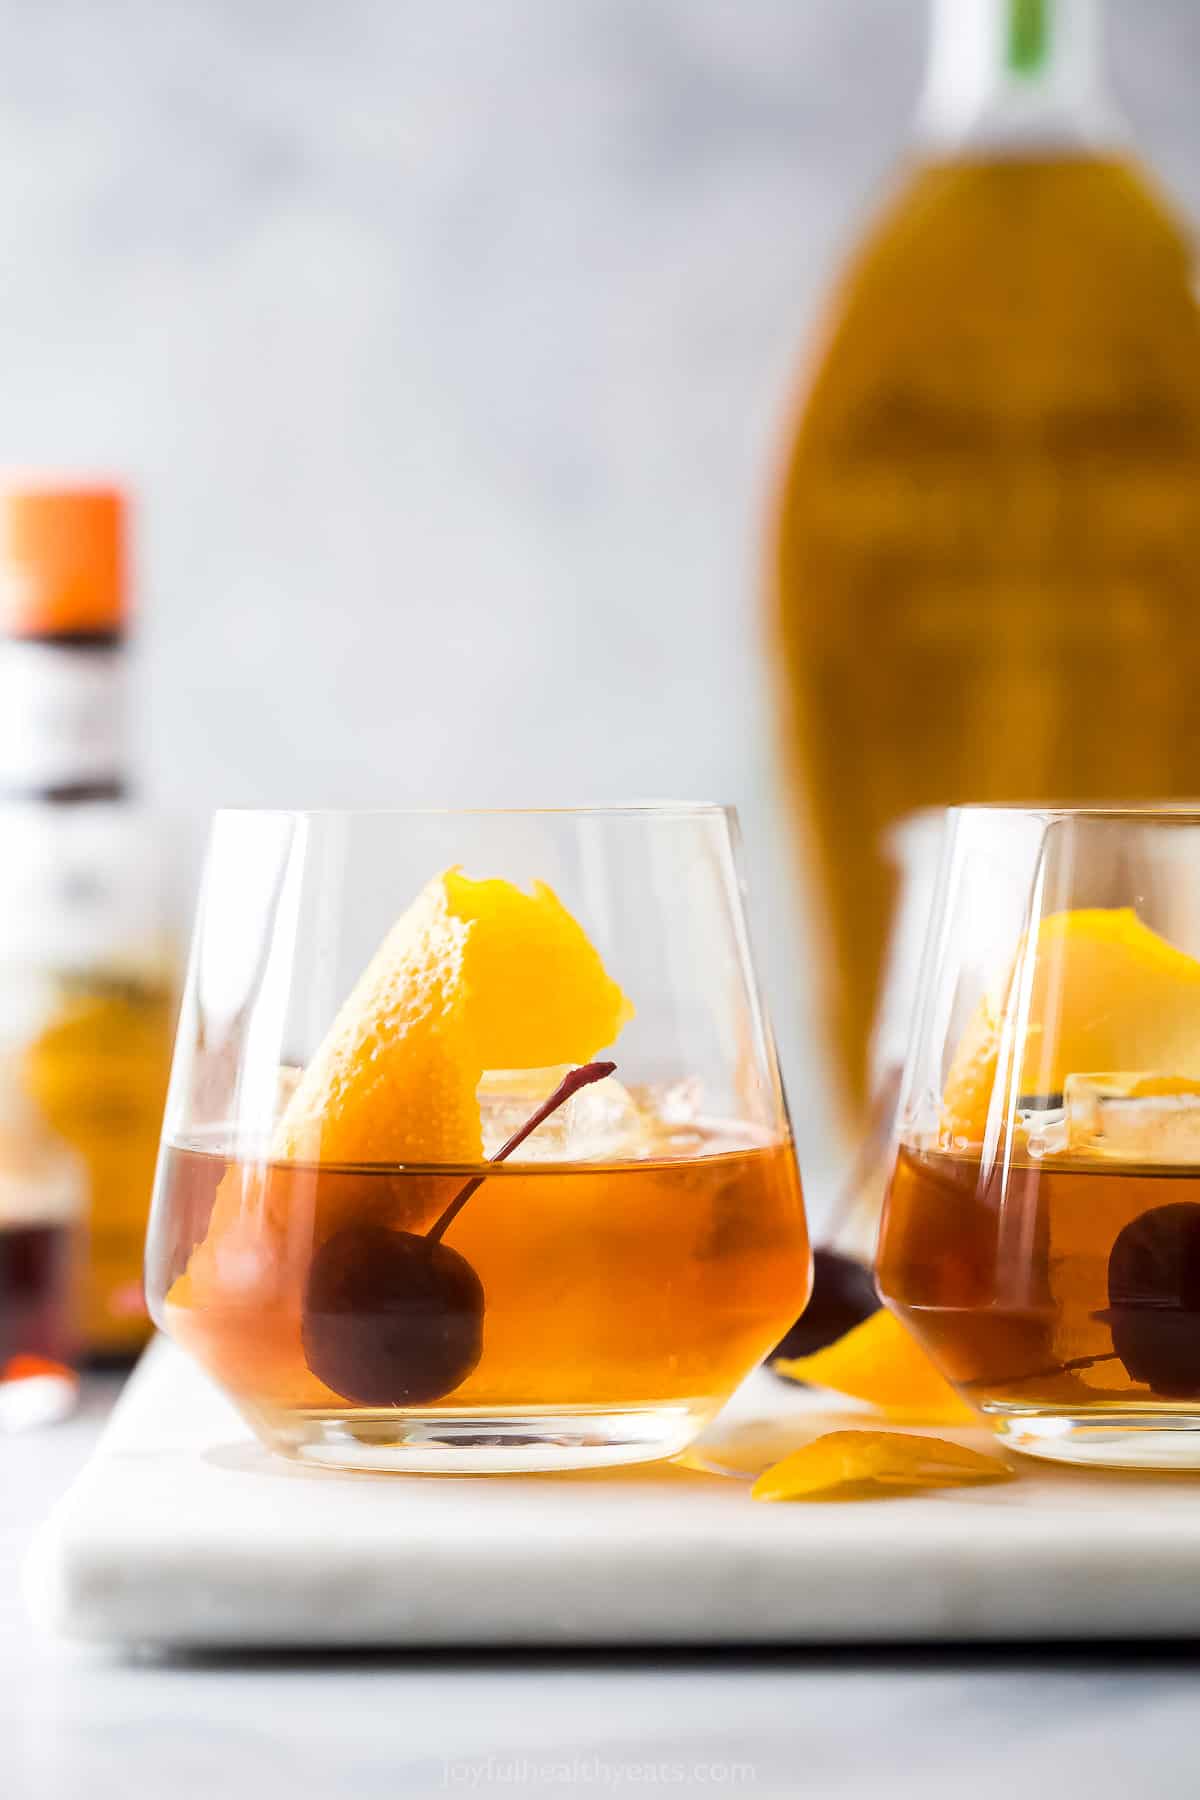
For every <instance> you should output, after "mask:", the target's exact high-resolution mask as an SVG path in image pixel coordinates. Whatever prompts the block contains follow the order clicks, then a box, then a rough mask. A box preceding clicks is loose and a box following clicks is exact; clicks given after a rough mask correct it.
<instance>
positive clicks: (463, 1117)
mask: <svg viewBox="0 0 1200 1800" xmlns="http://www.w3.org/2000/svg"><path fill="white" fill-rule="evenodd" d="M632 1015H633V1008H632V1006H631V1005H630V1003H629V1001H628V1000H627V999H626V997H625V995H624V994H623V993H622V992H621V989H620V988H619V987H618V986H617V984H616V982H615V981H613V980H612V979H611V978H610V977H609V975H608V974H607V973H606V971H605V968H604V965H603V963H602V961H601V959H600V956H599V953H598V952H597V951H596V949H595V947H594V946H593V945H592V943H591V941H590V939H589V938H588V936H587V934H586V932H585V931H584V930H583V927H582V926H581V925H580V924H579V922H578V920H576V919H575V918H573V917H572V915H571V914H570V913H569V912H568V911H567V910H566V908H565V907H564V906H563V904H562V902H561V901H560V900H559V899H558V897H557V895H556V894H554V892H553V891H552V890H551V889H550V888H549V887H547V886H546V885H545V883H543V882H536V883H535V884H534V886H533V889H532V892H531V893H528V894H526V893H524V892H522V890H521V889H520V888H518V887H515V886H514V885H513V884H512V883H511V882H507V881H497V880H485V881H474V880H471V879H470V878H469V877H468V876H466V875H464V874H463V873H462V872H461V870H459V869H448V870H446V871H444V872H443V873H442V874H440V875H436V876H435V877H434V878H433V880H432V881H430V882H429V883H428V885H427V886H426V887H425V888H424V889H423V890H422V892H421V893H420V894H419V895H418V896H417V898H416V900H415V901H414V902H413V904H412V905H411V906H410V907H409V908H408V910H407V912H405V913H404V914H403V915H402V917H401V918H400V919H398V920H397V922H396V924H395V925H394V926H393V927H392V929H391V930H390V931H389V933H388V935H387V936H386V937H385V939H384V940H383V943H382V944H381V945H380V947H379V949H378V950H377V951H376V953H375V955H374V957H373V958H372V959H371V962H370V963H369V964H368V966H367V968H366V969H365V970H364V972H363V974H362V975H361V976H360V978H359V980H358V981H357V983H356V984H355V986H354V989H353V991H352V992H351V993H350V995H349V996H348V998H347V999H346V1000H345V1002H344V1003H343V1005H342V1007H341V1009H340V1010H339V1012H338V1014H337V1016H336V1018H335V1019H334V1021H333V1024H332V1025H331V1026H330V1028H329V1031H328V1033H327V1034H326V1036H325V1039H324V1041H323V1042H322V1043H321V1045H320V1046H319V1048H318V1049H317V1051H316V1054H315V1055H314V1056H313V1058H312V1060H311V1062H310V1063H309V1064H308V1066H307V1068H306V1069H305V1071H304V1073H303V1075H302V1076H301V1078H300V1080H299V1082H298V1084H297V1086H296V1088H295V1090H294V1091H293V1093H292V1095H291V1097H290V1099H289V1101H288V1104H287V1106H286V1108H285V1110H284V1112H283V1115H282V1117H281V1118H280V1120H279V1123H278V1125H277V1126H276V1129H275V1134H274V1137H273V1139H272V1144H271V1158H272V1161H274V1162H277V1163H278V1162H293V1163H297V1164H304V1163H322V1164H331V1163H337V1164H358V1163H408V1164H410V1165H411V1164H414V1163H442V1164H455V1163H472V1162H478V1161H480V1160H481V1158H482V1154H483V1151H482V1137H481V1127H480V1117H479V1105H478V1101H477V1099H476V1089H477V1088H478V1086H479V1082H480V1078H481V1076H482V1075H483V1073H484V1071H485V1070H486V1069H520V1068H540V1067H545V1066H547V1065H550V1064H556V1063H559V1064H561V1063H582V1062H587V1061H588V1060H589V1059H590V1058H592V1057H593V1056H594V1055H595V1053H596V1051H598V1050H600V1049H603V1048H604V1047H605V1046H607V1045H608V1044H611V1043H612V1042H613V1041H614V1039H615V1038H616V1037H617V1036H618V1034H619V1033H620V1031H621V1029H622V1027H623V1026H624V1025H625V1023H626V1022H627V1020H628V1019H630V1018H631V1017H632ZM349 1191H351V1192H352V1189H351V1190H349ZM290 1192H291V1189H290V1188H289V1186H288V1184H287V1183H281V1182H274V1183H269V1184H268V1185H267V1191H266V1192H265V1193H264V1192H263V1188H262V1183H261V1182H260V1181H259V1180H258V1179H257V1177H256V1175H255V1172H254V1171H253V1169H238V1168H231V1169H230V1170H229V1172H228V1173H227V1175H226V1176H225V1177H224V1179H223V1180H222V1182H221V1186H220V1188H219V1190H218V1193H217V1198H216V1202H215V1204H214V1206H213V1211H212V1215H211V1218H210V1221H209V1227H208V1231H207V1234H206V1236H205V1238H204V1241H203V1242H202V1243H201V1244H200V1245H199V1246H198V1247H197V1249H196V1250H195V1251H194V1252H193V1254H192V1257H191V1260H190V1262H189V1264H188V1268H187V1271H186V1272H185V1274H184V1275H182V1276H181V1277H180V1278H179V1279H178V1280H177V1281H176V1282H175V1284H174V1286H173V1287H172V1289H171V1292H170V1294H169V1295H168V1300H169V1302H170V1303H171V1304H173V1305H176V1306H187V1305H196V1304H201V1305H203V1304H206V1303H208V1302H210V1301H211V1300H213V1299H220V1300H235V1301H236V1302H238V1303H239V1304H244V1303H246V1302H247V1301H248V1300H249V1299H250V1298H251V1297H252V1295H253V1294H254V1293H255V1292H256V1291H262V1287H263V1284H264V1283H266V1282H267V1281H268V1280H269V1278H270V1276H271V1274H272V1272H274V1274H275V1275H277V1274H278V1270H279V1264H280V1245H281V1243H282V1241H283V1239H284V1237H285V1236H286V1232H287V1226H288V1221H287V1219H285V1218H277V1217H274V1216H273V1209H272V1197H273V1196H274V1195H282V1196H284V1197H285V1202H284V1203H285V1204H286V1197H287V1196H288V1195H289V1194H290ZM275 1210H277V1208H276V1209H275ZM340 1222H341V1221H340V1219H339V1218H338V1217H335V1216H326V1215H325V1213H324V1212H323V1214H322V1217H321V1219H320V1221H319V1222H318V1226H319V1231H320V1234H321V1235H327V1234H328V1232H329V1231H331V1230H333V1229H335V1228H336V1226H337V1225H338V1224H339V1223H340Z"/></svg>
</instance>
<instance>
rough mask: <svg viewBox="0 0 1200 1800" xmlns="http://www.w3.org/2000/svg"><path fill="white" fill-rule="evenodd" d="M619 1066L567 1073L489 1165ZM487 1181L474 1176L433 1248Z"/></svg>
mask: <svg viewBox="0 0 1200 1800" xmlns="http://www.w3.org/2000/svg"><path fill="white" fill-rule="evenodd" d="M616 1066H617V1065H616V1063H615V1062H590V1063H583V1064H582V1065H581V1066H580V1067H579V1068H578V1069H570V1070H568V1072H567V1073H566V1074H565V1075H564V1076H563V1078H562V1080H561V1081H560V1082H559V1084H558V1086H557V1087H556V1088H555V1090H554V1092H553V1093H552V1094H551V1095H550V1098H549V1099H548V1100H543V1101H542V1104H541V1105H540V1106H539V1107H538V1109H537V1111H536V1112H535V1113H533V1114H531V1115H530V1117H529V1118H528V1119H526V1121H525V1123H524V1124H523V1125H521V1126H519V1127H518V1128H517V1130H516V1131H514V1132H513V1134H512V1136H511V1137H510V1138H509V1140H508V1142H507V1143H505V1144H501V1146H500V1148H499V1149H498V1150H497V1152H496V1154H495V1156H490V1157H489V1158H488V1161H489V1162H491V1163H499V1162H503V1161H504V1159H505V1157H506V1156H511V1155H512V1153H513V1151H514V1150H516V1149H518V1148H519V1147H520V1146H521V1145H522V1144H523V1143H524V1142H525V1139H526V1138H527V1137H528V1136H529V1134H530V1132H531V1131H536V1130H537V1128H538V1126H539V1125H543V1124H545V1122H546V1120H547V1119H548V1118H549V1117H550V1114H551V1113H553V1112H557V1111H558V1109H559V1107H560V1106H565V1105H566V1103H567V1101H568V1100H569V1099H570V1098H571V1096H572V1094H577V1093H578V1092H579V1090H580V1088H585V1087H590V1086H591V1084H592V1082H593V1081H603V1080H604V1078H605V1076H606V1075H611V1074H612V1072H613V1070H614V1069H615V1068H616ZM486 1180H487V1176H486V1175H472V1177H471V1179H470V1181H468V1182H467V1184H466V1186H465V1187H461V1188H459V1190H458V1192H457V1194H455V1196H454V1198H453V1200H452V1201H451V1202H450V1204H449V1206H448V1207H447V1208H446V1210H445V1212H444V1213H443V1214H442V1216H441V1218H440V1219H438V1220H437V1221H436V1223H435V1224H433V1225H431V1226H430V1228H429V1230H428V1231H427V1232H426V1233H425V1236H426V1237H427V1238H428V1240H429V1242H430V1243H431V1244H436V1243H437V1242H438V1241H439V1239H440V1238H443V1237H445V1235H446V1232H447V1231H448V1230H449V1228H450V1226H451V1225H453V1223H454V1221H455V1219H457V1217H458V1215H459V1213H460V1212H461V1211H462V1209H463V1207H464V1206H465V1205H466V1204H467V1201H468V1200H469V1199H470V1198H471V1195H472V1194H473V1193H474V1192H475V1190H476V1188H481V1187H482V1186H483V1184H484V1182H485V1181H486Z"/></svg>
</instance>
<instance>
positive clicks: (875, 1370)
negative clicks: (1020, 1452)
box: [772, 1307, 979, 1425]
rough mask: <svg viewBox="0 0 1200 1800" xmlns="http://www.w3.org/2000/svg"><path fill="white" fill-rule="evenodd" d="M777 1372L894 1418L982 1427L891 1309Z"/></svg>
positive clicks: (779, 1364) (785, 1360)
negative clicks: (822, 1348) (868, 1404)
mask: <svg viewBox="0 0 1200 1800" xmlns="http://www.w3.org/2000/svg"><path fill="white" fill-rule="evenodd" d="M772 1367H773V1368H775V1369H777V1370H778V1371H779V1372H780V1374H782V1375H788V1376H790V1377H791V1378H792V1379H793V1380H794V1381H806V1382H808V1383H809V1385H810V1386H812V1387H821V1388H831V1389H832V1390H833V1392H834V1393H837V1394H848V1395H849V1396H850V1397H851V1398H852V1399H854V1400H866V1401H868V1402H869V1403H870V1404H871V1405H872V1406H877V1407H879V1408H880V1410H881V1411H882V1412H885V1413H886V1414H887V1415H888V1417H889V1418H892V1419H896V1420H904V1419H911V1420H913V1421H914V1422H925V1421H929V1422H936V1423H938V1424H943V1425H976V1424H978V1422H979V1421H978V1417H977V1415H976V1414H975V1413H974V1412H972V1410H971V1408H970V1407H969V1406H968V1405H967V1403H966V1401H965V1400H961V1399H960V1398H959V1396H958V1394H957V1393H956V1392H955V1390H954V1389H953V1388H952V1387H951V1385H950V1383H949V1382H948V1381H947V1380H946V1379H945V1377H944V1376H943V1375H941V1374H940V1373H939V1371H938V1370H937V1369H936V1368H935V1367H934V1365H933V1363H932V1362H931V1361H930V1360H929V1357H928V1356H927V1355H926V1354H925V1352H924V1350H922V1348H921V1346H920V1344H918V1343H917V1341H916V1339H915V1338H914V1337H913V1336H912V1335H911V1333H910V1332H908V1331H906V1330H905V1328H904V1326H903V1325H902V1324H901V1323H900V1321H899V1319H897V1318H896V1316H895V1314H894V1313H890V1312H888V1310H887V1308H886V1307H881V1308H880V1310H879V1311H878V1312H875V1313H872V1314H871V1316H870V1318H869V1319H864V1320H863V1322H862V1324H861V1325H855V1326H854V1327H853V1328H852V1329H851V1330H850V1331H848V1332H846V1334H845V1335H844V1336H843V1337H840V1338H838V1340H837V1342H836V1343H833V1344H828V1345H826V1347H825V1349H824V1350H817V1351H814V1353H813V1354H812V1355H811V1356H797V1357H790V1358H789V1357H778V1358H776V1360H775V1361H774V1363H773V1364H772Z"/></svg>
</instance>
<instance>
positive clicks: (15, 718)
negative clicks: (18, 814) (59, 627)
mask: <svg viewBox="0 0 1200 1800" xmlns="http://www.w3.org/2000/svg"><path fill="white" fill-rule="evenodd" d="M124 725H125V692H124V657H123V652H122V648H121V646H120V645H119V644H100V645H91V644H89V645H65V644H61V643H54V642H46V641H45V640H39V639H33V640H22V639H19V638H10V639H8V640H5V641H0V792H7V793H10V794H11V793H25V794H35V793H39V792H45V791H47V790H50V789H54V788H66V787H76V786H88V787H91V786H102V785H104V784H107V783H112V782H119V781H120V779H121V777H122V775H123V774H124V764H125V741H124V740H125V732H124Z"/></svg>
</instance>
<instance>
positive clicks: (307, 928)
mask: <svg viewBox="0 0 1200 1800" xmlns="http://www.w3.org/2000/svg"><path fill="white" fill-rule="evenodd" d="M736 837H737V828H736V821H735V819H734V817H733V815H732V814H731V813H730V812H729V811H727V810H726V809H724V808H721V807H708V806H695V807H661V808H660V807H630V808H621V809H612V810H596V811H562V812H495V813H491V812H489V813H483V812H463V813H407V814H405V813H348V814H341V813H336V814H335V813H300V812H286V813H254V812H225V813H220V814H218V815H217V818H216V821H215V823H214V826H213V831H212V836H211V841H210V846H209V852H208V861H207V867H206V872H205V877H204V883H203V889H202V894H201V901H200V908H199V914H198V919H197V923H196V929H195V939H194V944H193V949H192V957H191V966H190V971H189V976H188V983H187V990H186V995H185V1000H184V1006H183V1012H182V1018H181V1022H180V1027H179V1037H178V1043H177V1047H176V1054H175V1066H174V1071H173V1075H172V1082H171V1092H170V1097H169V1100H168V1105H167V1113H166V1120H165V1126H164V1143H163V1150H162V1156H161V1159H160V1163H159V1172H158V1182H157V1190H156V1194H155V1200H154V1208H153V1215H152V1220H151V1227H150V1234H149V1240H148V1246H147V1292H148V1295H149V1299H150V1304H151V1309H152V1311H153V1314H154V1317H155V1319H156V1321H157V1322H158V1324H159V1325H160V1326H161V1327H162V1329H163V1330H164V1331H166V1332H167V1333H169V1335H170V1336H171V1337H173V1338H174V1339H175V1340H176V1342H178V1343H179V1344H181V1345H182V1346H183V1347H184V1348H185V1349H186V1350H188V1351H189V1352H190V1353H191V1354H192V1355H193V1356H195V1357H196V1358H197V1360H198V1361H199V1362H201V1363H202V1364H203V1366H204V1367H205V1368H206V1369H207V1370H208V1371H209V1373H210V1374H212V1375H213V1376H214V1377H215V1378H216V1379H217V1381H218V1382H220V1383H221V1384H222V1385H223V1386H224V1388H225V1389H226V1390H227V1391H228V1392H229V1394H230V1395H231V1396H232V1397H233V1399H234V1400H235V1401H236V1402H237V1404H238V1406H239V1407H240V1409H241V1410H242V1412H243V1414H244V1415H245V1417H246V1418H247V1419H248V1421H249V1422H250V1424H251V1425H252V1426H253V1428H254V1430H255V1431H256V1432H257V1433H258V1435H259V1437H260V1438H261V1439H262V1441H263V1442H264V1443H266V1444H267V1445H269V1446H271V1447H272V1448H274V1449H276V1450H279V1451H282V1452H283V1453H285V1454H288V1455H291V1456H294V1457H299V1458H301V1459H303V1460H306V1461H311V1462H318V1463H323V1464H326V1465H333V1466H339V1467H351V1468H363V1469H387V1470H414V1471H462V1472H465V1473H477V1472H487V1471H504V1470H525V1469H552V1468H576V1467H587V1466H591V1465H595V1464H604V1463H620V1462H637V1461H644V1460H648V1459H651V1458H654V1457H661V1456H669V1455H672V1454H674V1453H675V1452H677V1451H679V1450H681V1449H682V1448H683V1447H684V1446H685V1445H686V1444H687V1443H688V1442H689V1441H690V1440H691V1439H692V1438H693V1437H694V1436H695V1435H696V1434H697V1433H698V1432H699V1431H700V1430H701V1429H702V1427H703V1426H704V1424H705V1422H706V1421H707V1420H708V1419H709V1417H710V1416H711V1415H712V1414H713V1412H715V1410H716V1409H717V1408H718V1407H719V1406H720V1405H721V1404H722V1402H723V1401H724V1400H725V1399H726V1398H727V1396H728V1395H729V1394H730V1392H731V1391H732V1390H733V1388H734V1387H735V1386H736V1385H737V1383H738V1382H739V1381H740V1380H741V1378H742V1377H743V1376H744V1375H745V1374H746V1373H747V1372H748V1371H749V1370H750V1369H751V1368H752V1367H753V1366H754V1365H755V1364H756V1363H757V1362H758V1361H759V1360H760V1358H761V1357H762V1356H763V1355H764V1354H765V1353H766V1351H767V1350H768V1349H769V1348H770V1347H771V1345H772V1344H773V1343H774V1342H775V1340H776V1339H777V1338H778V1336H779V1335H780V1333H781V1331H782V1330H783V1328H784V1327H785V1326H786V1325H787V1324H788V1323H790V1321H791V1320H792V1318H793V1317H794V1316H795V1315H796V1313H797V1312H798V1311H799V1310H800V1308H801V1307H802V1305H803V1303H804V1301H805V1299H806V1298H807V1295H808V1290H809V1285H810V1279H811V1275H810V1267H811V1265H810V1256H809V1248H808V1239H807V1235H806V1231H805V1222H804V1212H803V1205H802V1201H801V1195H800V1187H799V1179H798V1175H797V1171H796V1163H795V1156H794V1152H793V1148H792V1143H791V1138H790V1133H789V1128H788V1120H787V1113H786V1108H785V1104H784V1099H783V1094H782V1090H781V1087H780V1081H779V1075H778V1070H777V1068H776V1062H775V1055H774V1050H773V1047H772V1043H771V1038H770V1032H769V1029H768V1026H767V1023H766V1021H765V1018H764V1014H763V1010H762V1007H761V1004H760V1001H759V997H758V993H757V989H756V986H755V981H754V975H753V970H752V967H751V960H750V952H749V948H748V943H747V937H746V927H745V921H744V917H743V910H742V890H741V883H740V878H739V873H738V866H737V847H736ZM601 1052H603V1053H604V1055H605V1058H606V1060H605V1061H603V1062H597V1061H596V1060H595V1059H596V1058H597V1057H598V1056H599V1055H600V1053H601Z"/></svg>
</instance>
